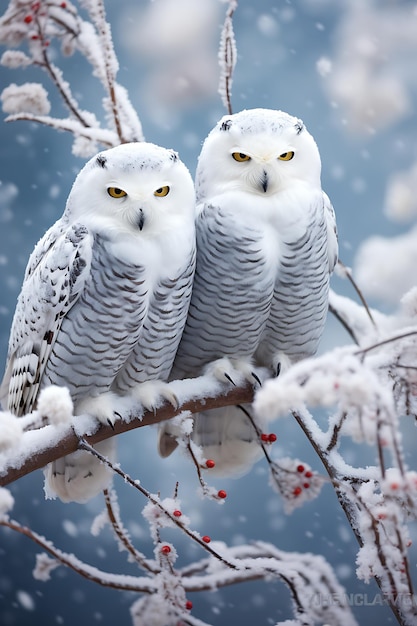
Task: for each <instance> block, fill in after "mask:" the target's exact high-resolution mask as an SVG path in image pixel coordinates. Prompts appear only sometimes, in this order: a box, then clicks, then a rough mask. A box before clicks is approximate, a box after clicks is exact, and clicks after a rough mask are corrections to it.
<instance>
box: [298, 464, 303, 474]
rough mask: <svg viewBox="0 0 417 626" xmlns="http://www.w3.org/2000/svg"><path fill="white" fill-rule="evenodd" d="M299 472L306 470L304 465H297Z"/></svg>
mask: <svg viewBox="0 0 417 626" xmlns="http://www.w3.org/2000/svg"><path fill="white" fill-rule="evenodd" d="M297 472H300V474H301V473H302V472H304V465H297Z"/></svg>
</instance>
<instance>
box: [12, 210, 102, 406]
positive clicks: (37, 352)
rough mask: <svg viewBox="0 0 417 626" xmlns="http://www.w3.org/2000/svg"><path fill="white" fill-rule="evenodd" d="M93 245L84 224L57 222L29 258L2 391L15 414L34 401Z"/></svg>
mask: <svg viewBox="0 0 417 626" xmlns="http://www.w3.org/2000/svg"><path fill="white" fill-rule="evenodd" d="M91 249H92V236H91V234H90V233H89V231H88V230H87V228H86V227H85V226H83V225H81V224H73V225H72V226H67V225H63V223H62V221H58V222H57V223H56V224H55V226H53V227H52V228H51V229H50V230H49V231H48V232H47V233H46V235H45V236H44V237H43V238H42V239H41V241H40V242H39V243H38V244H37V246H36V248H35V250H34V251H33V253H32V255H31V257H30V259H29V263H28V267H27V270H26V274H25V279H24V282H23V286H22V290H21V292H20V295H19V298H18V301H17V306H16V311H15V315H14V319H13V324H12V330H11V334H10V342H9V353H8V363H7V367H6V373H5V375H4V378H3V382H2V385H1V390H0V401H1V404H2V407H3V408H4V409H6V408H7V409H8V410H10V411H11V412H12V413H14V414H16V415H24V414H25V413H28V412H30V411H31V410H32V409H33V407H34V405H35V403H36V399H37V395H38V391H39V385H40V383H41V379H42V374H43V371H44V368H45V364H46V362H47V361H48V358H49V355H50V353H51V350H52V347H53V345H54V342H55V340H56V337H57V334H58V332H59V329H60V327H61V324H62V320H63V318H64V317H65V315H66V313H67V312H68V311H69V309H70V308H71V307H72V306H73V304H74V303H75V302H76V300H77V298H78V297H79V295H80V292H81V290H82V288H83V286H84V284H85V280H86V277H87V276H88V275H89V272H90V264H91Z"/></svg>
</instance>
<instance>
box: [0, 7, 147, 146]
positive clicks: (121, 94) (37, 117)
mask: <svg viewBox="0 0 417 626" xmlns="http://www.w3.org/2000/svg"><path fill="white" fill-rule="evenodd" d="M79 4H80V6H81V8H82V9H84V10H85V11H87V17H88V19H83V18H82V17H81V15H80V13H79V11H78V8H77V6H76V4H75V3H72V2H69V1H68V2H61V1H60V0H47V1H45V0H43V1H42V2H40V1H39V2H21V1H19V0H11V1H10V3H9V6H8V8H7V10H6V12H5V13H4V15H3V16H2V17H1V18H0V44H3V45H5V46H8V47H9V48H17V47H24V51H22V50H10V49H9V50H6V51H5V52H4V54H3V56H2V58H1V63H2V65H4V66H6V67H9V68H11V69H16V68H19V67H20V68H24V67H29V66H34V67H40V68H41V69H42V70H44V71H45V72H46V73H47V75H48V76H49V78H50V80H51V82H52V84H53V85H54V87H55V89H56V90H57V91H58V93H59V95H60V96H61V100H62V102H63V103H64V105H65V107H66V108H67V110H68V112H69V117H68V118H57V117H48V115H47V114H48V113H49V110H50V104H49V100H48V97H47V93H46V91H45V89H44V88H43V87H42V86H41V85H39V84H37V83H26V84H24V85H21V86H19V87H18V86H16V85H14V84H12V85H10V86H9V87H6V89H5V90H4V91H3V94H2V96H1V98H2V102H3V110H4V111H5V112H6V113H9V114H10V115H9V116H8V117H7V118H6V121H16V120H27V121H34V122H38V123H40V124H46V125H47V126H51V127H53V128H56V129H58V130H65V131H69V132H71V133H73V135H74V137H75V141H74V146H73V152H74V154H76V155H78V156H83V157H87V156H91V155H92V154H94V153H95V152H97V150H98V144H101V145H103V146H105V147H111V146H115V145H118V144H120V143H125V142H128V141H142V140H143V133H142V127H141V124H140V121H139V118H138V116H137V114H136V112H135V110H134V108H133V106H132V104H131V102H130V100H129V97H128V94H127V91H126V90H125V89H124V88H123V87H122V86H121V85H119V84H118V82H117V80H116V78H117V72H118V61H117V57H116V55H115V52H114V48H113V42H112V36H111V30H110V25H109V24H108V22H107V20H106V14H105V9H104V4H103V1H102V0H80V2H79ZM54 44H60V47H61V53H62V54H63V55H65V56H70V55H72V54H74V53H75V52H78V53H79V54H81V55H82V56H83V57H84V58H85V59H86V60H87V62H88V63H89V64H90V65H91V67H92V73H93V76H95V77H96V78H97V79H98V80H99V82H100V83H101V85H102V88H103V89H104V93H105V95H104V97H103V100H102V103H103V110H104V114H105V118H106V124H107V127H104V128H103V127H102V126H101V124H100V122H99V121H98V119H97V118H96V116H95V115H94V113H92V112H89V111H84V110H83V109H82V108H81V107H80V105H79V103H78V101H77V99H76V97H75V96H74V94H73V92H72V90H71V86H70V85H69V83H68V82H67V81H66V80H65V78H64V76H63V73H62V71H61V70H60V69H59V67H57V65H55V64H54V63H53V62H52V60H51V59H52V57H53V53H56V50H55V46H54ZM51 49H52V53H51Z"/></svg>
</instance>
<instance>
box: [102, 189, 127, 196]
mask: <svg viewBox="0 0 417 626" xmlns="http://www.w3.org/2000/svg"><path fill="white" fill-rule="evenodd" d="M107 193H108V194H109V196H111V197H112V198H124V196H127V193H126V192H125V191H124V190H123V189H119V187H107Z"/></svg>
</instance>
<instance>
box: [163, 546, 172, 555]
mask: <svg viewBox="0 0 417 626" xmlns="http://www.w3.org/2000/svg"><path fill="white" fill-rule="evenodd" d="M161 552H162V554H169V553H170V552H171V548H170V546H167V545H165V546H162V548H161Z"/></svg>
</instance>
